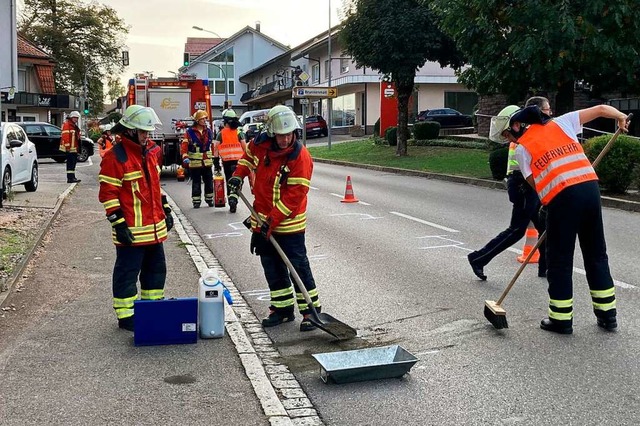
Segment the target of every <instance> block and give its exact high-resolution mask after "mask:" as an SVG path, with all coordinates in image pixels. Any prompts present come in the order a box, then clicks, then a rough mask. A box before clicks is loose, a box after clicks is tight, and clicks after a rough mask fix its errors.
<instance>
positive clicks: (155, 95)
mask: <svg viewBox="0 0 640 426" xmlns="http://www.w3.org/2000/svg"><path fill="white" fill-rule="evenodd" d="M210 96H211V94H210V91H209V81H208V80H202V79H197V78H196V76H195V75H194V74H181V75H179V76H177V77H176V78H164V77H160V78H152V77H151V76H149V75H147V74H136V76H135V78H132V79H131V80H129V87H128V91H127V95H126V105H125V106H124V107H125V108H126V107H127V106H129V105H142V106H148V107H151V108H153V109H154V110H155V112H156V114H157V115H158V118H160V121H161V122H162V126H159V128H158V129H157V130H156V131H155V132H152V133H151V134H150V135H149V137H150V138H151V139H152V140H153V141H155V142H156V143H157V144H158V145H160V147H161V148H162V156H163V165H164V166H169V167H172V168H174V167H177V166H179V165H180V164H182V158H181V156H180V142H181V140H182V138H183V135H184V133H185V132H186V130H187V128H188V127H189V126H191V125H192V124H193V119H192V118H191V117H192V116H193V114H194V113H195V112H196V111H197V110H200V109H201V110H204V111H206V112H207V115H208V116H209V126H211V102H210Z"/></svg>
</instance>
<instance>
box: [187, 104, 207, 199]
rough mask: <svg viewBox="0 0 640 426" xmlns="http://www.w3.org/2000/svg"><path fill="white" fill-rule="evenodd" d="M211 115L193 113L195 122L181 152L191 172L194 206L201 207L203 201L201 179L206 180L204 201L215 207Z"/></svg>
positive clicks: (203, 112)
mask: <svg viewBox="0 0 640 426" xmlns="http://www.w3.org/2000/svg"><path fill="white" fill-rule="evenodd" d="M208 118H209V116H208V115H207V113H206V111H202V110H198V111H196V113H195V114H194V115H193V119H194V121H195V124H194V125H193V126H191V127H189V128H188V129H187V131H186V132H185V134H184V139H183V140H182V146H181V149H180V152H181V153H182V162H183V164H184V165H185V166H188V167H189V171H190V174H191V201H192V202H193V208H194V209H198V208H200V203H201V202H202V188H201V186H200V185H201V180H202V181H203V182H204V201H205V202H206V203H207V205H208V206H209V207H213V171H212V170H211V166H212V165H213V154H212V152H211V151H212V149H213V132H212V131H211V129H209V128H208V127H207V119H208Z"/></svg>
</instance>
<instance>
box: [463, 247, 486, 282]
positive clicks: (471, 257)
mask: <svg viewBox="0 0 640 426" xmlns="http://www.w3.org/2000/svg"><path fill="white" fill-rule="evenodd" d="M467 259H468V260H469V265H471V270H472V271H473V273H474V274H476V277H478V278H480V279H481V280H482V281H486V280H487V276H486V275H485V274H484V271H483V270H482V268H484V266H480V264H478V263H477V262H476V261H475V258H474V255H473V253H469V254H468V255H467Z"/></svg>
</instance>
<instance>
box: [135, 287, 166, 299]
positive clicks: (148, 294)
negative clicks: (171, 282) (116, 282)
mask: <svg viewBox="0 0 640 426" xmlns="http://www.w3.org/2000/svg"><path fill="white" fill-rule="evenodd" d="M140 297H141V298H142V299H144V300H160V299H163V298H164V289H162V288H160V289H152V290H140Z"/></svg>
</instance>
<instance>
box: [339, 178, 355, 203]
mask: <svg viewBox="0 0 640 426" xmlns="http://www.w3.org/2000/svg"><path fill="white" fill-rule="evenodd" d="M340 201H342V202H343V203H357V202H358V201H360V200H358V199H357V198H356V196H355V195H354V194H353V186H351V176H347V188H346V189H345V190H344V198H343V199H342V200H340Z"/></svg>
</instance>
